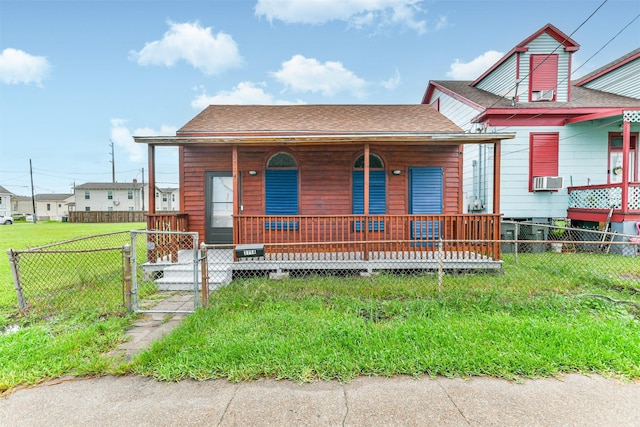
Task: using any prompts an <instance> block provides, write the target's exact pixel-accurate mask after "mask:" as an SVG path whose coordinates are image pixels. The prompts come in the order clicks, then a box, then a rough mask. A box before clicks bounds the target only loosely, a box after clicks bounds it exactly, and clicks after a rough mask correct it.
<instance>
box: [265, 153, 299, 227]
mask: <svg viewBox="0 0 640 427" xmlns="http://www.w3.org/2000/svg"><path fill="white" fill-rule="evenodd" d="M265 214H266V215H298V166H297V163H296V160H295V159H294V158H293V156H292V155H290V154H288V153H277V154H274V155H273V156H271V158H269V161H268V162H267V169H266V170H265ZM283 227H285V228H283ZM296 228H297V225H296V224H282V223H281V222H280V223H279V222H278V221H270V222H267V223H266V224H265V229H267V230H282V229H296Z"/></svg>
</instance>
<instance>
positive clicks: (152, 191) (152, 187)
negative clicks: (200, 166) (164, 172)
mask: <svg viewBox="0 0 640 427" xmlns="http://www.w3.org/2000/svg"><path fill="white" fill-rule="evenodd" d="M148 153H149V154H148V159H147V162H149V191H148V193H149V203H148V206H149V214H151V215H153V214H154V213H156V146H155V145H152V144H149V146H148ZM182 193H184V191H182Z"/></svg>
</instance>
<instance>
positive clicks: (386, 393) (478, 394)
mask: <svg viewBox="0 0 640 427" xmlns="http://www.w3.org/2000/svg"><path fill="white" fill-rule="evenodd" d="M0 425H2V426H86V425H91V426H131V425H135V426H173V425H185V426H187V425H188V426H210V425H221V426H233V425H237V426H300V425H304V426H638V425H640V383H633V384H626V383H621V382H619V381H617V380H612V379H604V378H602V377H599V376H593V377H588V376H583V375H569V376H567V377H564V378H562V379H543V380H528V381H525V382H524V383H522V384H517V383H514V382H510V381H505V380H499V379H491V378H471V379H468V380H465V379H446V378H437V379H429V378H419V379H414V378H408V377H396V378H378V377H367V378H358V379H356V380H354V381H353V382H351V383H348V384H341V383H339V382H335V381H330V382H314V383H310V384H295V383H291V382H288V381H274V380H261V381H253V382H244V383H239V384H236V383H230V382H228V381H226V380H213V381H204V382H196V381H182V382H179V383H162V382H156V381H154V380H150V379H147V378H141V377H133V376H127V377H102V378H94V379H66V380H64V379H63V380H58V381H55V382H51V383H48V384H44V385H40V386H38V387H35V388H31V389H22V390H18V391H16V392H15V393H13V394H11V395H9V396H8V397H6V398H5V399H2V400H0Z"/></svg>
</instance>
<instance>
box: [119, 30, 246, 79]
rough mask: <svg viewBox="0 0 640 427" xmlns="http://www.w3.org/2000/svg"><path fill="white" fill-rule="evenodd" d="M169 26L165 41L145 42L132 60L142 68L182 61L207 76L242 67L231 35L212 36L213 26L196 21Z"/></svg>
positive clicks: (164, 37) (133, 52)
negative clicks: (201, 24)
mask: <svg viewBox="0 0 640 427" xmlns="http://www.w3.org/2000/svg"><path fill="white" fill-rule="evenodd" d="M169 27H170V28H169V31H167V32H166V33H165V34H164V36H163V38H162V40H156V41H152V42H150V43H146V44H145V46H144V47H143V48H142V49H141V50H140V51H139V52H136V51H131V52H130V53H129V58H130V59H131V60H134V61H136V62H137V63H138V64H139V65H165V66H167V67H171V66H173V65H175V64H176V62H178V61H181V60H182V61H185V62H187V63H189V64H191V65H192V66H193V67H194V68H196V69H198V70H200V71H201V72H202V73H204V74H206V75H213V74H219V73H221V72H223V71H225V70H227V69H230V68H235V67H239V66H240V65H242V57H241V56H240V54H239V52H238V46H237V44H236V42H235V41H234V40H233V38H232V37H231V36H230V35H228V34H225V33H223V32H219V33H218V34H215V35H213V34H212V33H211V27H207V28H204V27H201V26H200V24H199V23H197V22H193V23H191V22H185V23H174V22H169Z"/></svg>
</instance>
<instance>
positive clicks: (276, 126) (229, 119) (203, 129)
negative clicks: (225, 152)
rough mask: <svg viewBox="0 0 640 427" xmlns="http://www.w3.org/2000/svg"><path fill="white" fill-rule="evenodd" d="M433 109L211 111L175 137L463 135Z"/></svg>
mask: <svg viewBox="0 0 640 427" xmlns="http://www.w3.org/2000/svg"><path fill="white" fill-rule="evenodd" d="M462 132H463V130H462V129H461V128H459V127H458V126H456V125H455V124H454V123H453V122H452V121H451V120H449V119H448V118H446V117H445V116H443V115H442V114H440V113H439V112H438V111H436V110H435V109H434V108H433V107H431V106H430V105H422V104H418V105H364V104H362V105H342V104H337V105H210V106H209V107H207V108H205V109H204V110H203V111H202V112H201V113H200V114H198V115H197V116H196V117H194V118H193V119H192V120H191V121H189V122H188V123H187V124H186V125H184V126H183V127H182V128H181V129H179V130H178V132H177V133H176V135H177V136H196V135H221V134H224V135H233V134H237V133H242V134H247V133H250V134H260V135H279V134H280V135H296V134H299V135H305V134H329V135H330V134H354V135H355V134H375V133H380V134H389V133H462Z"/></svg>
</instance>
